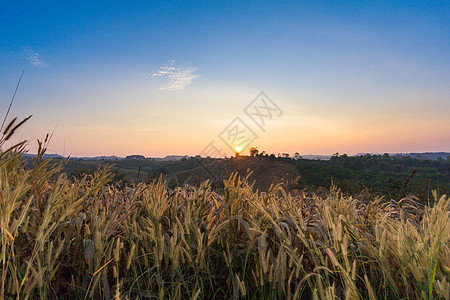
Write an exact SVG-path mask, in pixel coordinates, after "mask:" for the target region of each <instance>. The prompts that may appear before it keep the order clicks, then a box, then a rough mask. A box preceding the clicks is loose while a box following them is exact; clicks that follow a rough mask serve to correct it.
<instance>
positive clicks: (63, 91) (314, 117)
mask: <svg viewBox="0 0 450 300" xmlns="http://www.w3.org/2000/svg"><path fill="white" fill-rule="evenodd" d="M448 15H449V4H448V2H447V1H433V2H420V1H398V2H395V3H391V1H367V2H364V3H359V2H353V1H344V2H340V3H334V2H332V1H318V2H313V3H306V2H300V1H299V2H294V3H291V2H282V3H279V2H278V1H264V2H262V1H245V2H241V1H229V2H226V3H212V2H209V1H198V2H195V4H193V3H192V2H190V1H174V2H170V3H169V2H168V3H166V2H163V3H161V4H159V3H157V2H154V1H137V2H133V3H128V2H121V1H96V2H87V1H79V2H77V3H72V4H68V3H66V2H64V3H62V2H61V3H60V2H51V1H39V2H36V1H20V2H19V1H2V3H1V4H0V16H1V17H0V80H1V82H2V84H1V86H0V99H1V101H0V102H1V103H0V109H1V111H2V112H3V115H4V113H5V112H6V110H7V108H8V105H9V101H10V99H11V96H12V94H13V92H14V88H15V87H16V84H17V80H18V78H19V76H20V74H21V72H22V70H24V71H25V73H24V77H23V79H22V82H21V85H20V88H19V90H18V93H17V95H16V99H15V102H14V104H13V107H12V110H11V113H10V119H11V118H12V117H14V116H18V117H21V118H23V117H26V116H28V115H30V114H33V117H32V118H31V119H30V120H29V121H28V122H27V123H26V125H25V126H24V128H23V129H22V130H21V131H20V133H19V134H18V138H26V139H28V140H29V141H30V142H29V149H30V153H35V151H36V148H37V147H36V145H37V143H36V141H35V140H36V138H39V139H43V138H44V137H45V135H46V133H47V132H52V131H53V130H54V134H53V137H52V141H51V143H50V146H49V153H58V154H63V155H71V156H79V157H80V156H100V155H116V156H126V155H130V154H143V155H145V156H148V157H164V156H166V155H171V154H180V155H185V154H186V155H196V154H199V153H200V152H201V151H202V150H203V149H204V148H205V147H207V145H209V143H211V142H212V141H214V143H215V145H216V146H217V147H218V148H220V149H222V150H223V151H224V152H226V154H227V155H232V154H233V151H232V149H230V147H228V145H226V143H224V142H223V140H221V139H220V137H219V135H220V134H221V133H223V132H224V130H225V129H226V128H227V126H230V124H231V123H232V122H233V121H234V120H235V119H236V117H239V118H240V119H241V120H242V121H243V122H244V123H245V125H247V126H248V127H250V129H251V130H252V131H253V132H254V134H255V136H257V138H255V139H254V140H252V141H251V144H249V146H257V147H258V149H260V150H265V151H267V152H268V153H275V154H276V153H282V152H285V153H289V154H291V155H292V154H293V153H295V152H299V153H300V154H333V153H336V152H339V153H347V154H349V155H352V154H356V153H367V152H368V153H410V152H450V121H449V119H448V112H449V111H450V101H449V100H450V84H449V83H450V69H449V68H448V66H449V65H450V59H449V58H450V51H449V50H450V49H449V18H448ZM262 91H264V92H265V93H266V94H267V96H268V97H269V98H270V99H271V100H272V101H273V103H275V104H276V106H278V107H279V109H280V113H277V114H275V110H274V115H273V116H272V119H266V120H265V121H266V123H265V124H264V127H258V125H257V124H256V123H255V122H254V121H253V120H251V118H250V117H249V115H247V114H246V113H245V111H244V110H245V109H246V108H247V107H248V106H249V104H250V103H251V102H252V101H253V100H254V99H255V97H257V96H258V95H259V94H260V92H262ZM267 112H268V111H267ZM3 115H2V117H3ZM222 138H223V136H222ZM231 148H232V147H231ZM246 151H248V147H247V149H244V152H246Z"/></svg>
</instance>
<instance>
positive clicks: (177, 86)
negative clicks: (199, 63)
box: [144, 60, 198, 90]
mask: <svg viewBox="0 0 450 300" xmlns="http://www.w3.org/2000/svg"><path fill="white" fill-rule="evenodd" d="M195 71H197V68H195V67H192V66H186V65H185V66H180V65H177V64H176V63H175V61H174V60H170V61H169V62H168V63H167V64H165V65H163V66H162V67H161V68H160V69H159V71H158V72H156V73H154V74H151V75H150V74H144V76H145V77H146V78H153V77H167V84H166V85H164V86H162V87H161V88H160V89H161V90H182V89H185V88H186V87H187V86H188V85H190V84H191V83H192V81H193V80H194V79H195V78H197V77H198V76H197V75H195V74H194V72H195Z"/></svg>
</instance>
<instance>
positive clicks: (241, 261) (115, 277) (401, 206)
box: [0, 143, 450, 299]
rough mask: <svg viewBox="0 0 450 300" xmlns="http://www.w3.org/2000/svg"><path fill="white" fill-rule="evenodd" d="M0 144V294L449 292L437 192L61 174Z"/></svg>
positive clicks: (443, 204) (426, 295) (442, 295)
mask: <svg viewBox="0 0 450 300" xmlns="http://www.w3.org/2000/svg"><path fill="white" fill-rule="evenodd" d="M39 145H40V150H39V154H38V156H37V157H36V159H35V160H34V164H33V166H32V167H26V166H25V164H24V162H23V160H22V159H21V155H22V153H23V152H24V147H23V143H21V144H18V145H16V146H14V147H12V148H9V149H8V150H4V151H2V152H1V154H0V185H1V191H0V227H1V229H0V238H1V246H0V255H1V256H0V298H1V299H39V298H40V299H56V298H58V299H112V298H114V299H421V298H423V299H449V297H450V283H449V280H450V278H449V275H450V248H449V246H450V244H449V243H450V217H449V208H450V199H449V197H447V196H445V195H437V194H435V195H434V201H433V202H432V203H430V204H429V205H428V206H422V205H421V204H419V201H418V199H417V198H415V197H414V196H410V197H407V198H403V199H397V200H398V201H394V200H388V199H383V198H377V197H375V196H373V197H372V196H369V197H367V196H366V197H359V196H355V197H344V196H343V195H342V194H341V193H340V191H339V189H338V188H336V187H331V188H330V190H329V192H328V193H325V194H323V193H321V194H320V196H319V195H318V194H314V193H306V192H298V193H296V194H295V195H294V194H291V193H290V192H288V190H287V189H286V188H285V187H284V186H283V185H282V184H281V183H280V184H277V185H272V186H271V187H270V189H269V191H268V192H266V193H263V192H259V191H257V190H256V191H255V190H254V188H253V186H252V182H249V180H248V176H247V177H242V176H239V175H237V174H233V175H231V176H230V177H229V178H227V179H226V180H224V186H225V189H224V193H223V194H218V193H216V192H215V191H213V190H212V189H211V187H210V184H209V182H208V181H205V182H203V183H202V184H201V185H200V186H199V187H190V186H185V187H182V188H175V189H168V188H167V186H166V184H165V181H164V178H162V177H160V178H159V180H155V181H154V182H153V183H150V184H143V183H141V184H136V185H132V186H128V187H125V188H123V187H122V188H118V187H115V185H114V184H113V182H112V181H111V179H112V175H111V173H110V172H109V170H108V168H103V169H99V170H98V171H97V172H96V173H95V174H94V175H93V176H92V175H85V176H84V177H82V178H81V179H69V178H67V176H66V175H65V173H63V172H62V167H63V164H52V163H51V162H50V161H46V160H43V159H42V154H43V153H44V151H45V143H40V144H39Z"/></svg>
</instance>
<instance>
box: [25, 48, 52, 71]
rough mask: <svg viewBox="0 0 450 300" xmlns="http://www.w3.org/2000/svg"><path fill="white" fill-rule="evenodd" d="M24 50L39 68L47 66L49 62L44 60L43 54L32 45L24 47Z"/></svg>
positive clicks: (32, 62)
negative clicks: (31, 46)
mask: <svg viewBox="0 0 450 300" xmlns="http://www.w3.org/2000/svg"><path fill="white" fill-rule="evenodd" d="M22 51H23V53H24V54H25V56H26V57H27V59H28V61H29V62H30V63H31V64H32V65H33V66H35V67H39V68H43V67H46V66H47V64H46V63H45V62H44V61H43V60H42V58H41V55H40V54H39V53H37V52H36V51H34V50H33V49H31V48H30V47H23V48H22Z"/></svg>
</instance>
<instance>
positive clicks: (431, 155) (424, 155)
mask: <svg viewBox="0 0 450 300" xmlns="http://www.w3.org/2000/svg"><path fill="white" fill-rule="evenodd" d="M390 156H394V157H402V156H409V157H412V158H417V159H429V160H436V159H439V158H442V159H447V157H449V156H450V153H449V152H423V153H396V154H390Z"/></svg>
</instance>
